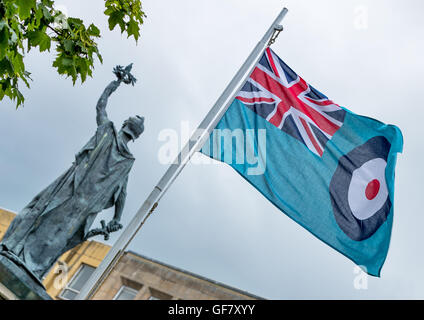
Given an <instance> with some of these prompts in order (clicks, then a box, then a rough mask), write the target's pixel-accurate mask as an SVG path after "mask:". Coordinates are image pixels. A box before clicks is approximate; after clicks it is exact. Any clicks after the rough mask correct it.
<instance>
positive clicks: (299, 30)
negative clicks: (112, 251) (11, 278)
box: [0, 0, 424, 299]
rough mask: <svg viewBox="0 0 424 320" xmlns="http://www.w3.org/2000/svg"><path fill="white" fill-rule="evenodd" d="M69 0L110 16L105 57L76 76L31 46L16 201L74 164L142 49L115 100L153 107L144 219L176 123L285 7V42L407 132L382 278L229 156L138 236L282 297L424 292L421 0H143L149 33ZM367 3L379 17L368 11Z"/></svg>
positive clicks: (360, 107) (345, 100)
mask: <svg viewBox="0 0 424 320" xmlns="http://www.w3.org/2000/svg"><path fill="white" fill-rule="evenodd" d="M57 4H61V5H63V6H64V8H66V10H67V12H68V14H69V15H70V16H76V17H81V18H83V19H84V21H85V23H87V24H88V23H91V22H94V23H95V24H96V25H98V26H99V27H100V29H101V31H102V36H103V38H102V39H101V40H100V41H99V47H100V50H101V53H102V55H103V58H104V63H103V64H102V65H101V64H99V63H96V69H95V72H94V77H93V78H91V79H88V80H87V82H86V83H84V84H83V85H80V84H77V85H75V86H72V82H71V80H70V79H65V78H63V77H61V76H59V75H58V74H57V73H56V72H55V70H54V69H53V68H51V64H52V58H53V52H52V53H51V54H50V55H49V54H40V53H39V52H37V51H36V50H32V51H31V53H30V54H28V55H27V57H26V63H27V68H28V70H29V71H30V72H32V78H33V79H34V81H33V82H32V84H31V89H30V90H26V89H24V90H23V91H24V94H25V97H26V103H25V107H24V108H20V109H18V110H15V107H14V104H13V103H11V102H9V101H7V100H6V99H5V100H3V101H2V102H1V103H0V178H1V181H0V206H1V207H5V208H8V209H11V210H14V211H19V210H21V209H22V208H23V207H24V206H26V205H27V203H28V202H29V201H30V200H31V199H32V198H33V197H34V196H35V195H36V194H37V193H38V192H39V191H41V190H42V189H43V188H44V187H46V186H47V185H48V184H49V183H50V182H52V181H53V180H54V179H55V178H56V177H57V176H59V175H60V174H61V173H62V172H64V171H65V170H66V169H67V168H68V167H69V166H70V165H71V163H72V161H73V160H74V155H75V153H76V152H78V150H80V148H81V147H82V146H83V145H84V144H85V143H86V142H87V141H88V139H89V138H90V137H91V136H92V135H93V134H94V132H95V129H96V121H95V105H96V102H97V99H98V97H99V96H100V94H101V92H102V90H103V89H104V87H105V86H106V85H107V84H108V83H109V82H110V81H111V80H113V75H112V73H111V70H112V68H113V66H114V65H116V64H121V65H126V64H128V63H130V62H134V67H133V71H134V72H133V73H134V74H135V76H136V77H137V78H138V79H139V81H138V82H137V84H136V86H135V87H121V88H119V89H118V91H117V92H116V93H115V94H114V95H113V96H112V98H111V99H110V102H109V106H108V113H109V117H110V118H111V119H112V120H113V121H114V122H115V125H116V126H117V127H120V126H121V123H122V122H123V121H124V120H125V119H126V118H128V117H129V116H132V115H135V114H139V115H143V116H145V118H146V121H145V126H146V130H145V133H144V134H143V135H142V136H141V137H140V138H139V139H138V140H137V141H136V142H135V143H130V146H129V147H130V149H131V151H132V152H133V154H134V156H135V157H136V159H137V160H136V162H135V165H134V167H133V170H132V172H131V174H130V179H129V185H128V197H127V204H126V208H125V211H124V218H123V222H124V224H125V223H127V222H129V220H130V218H131V217H132V216H133V215H134V214H135V212H136V211H137V210H138V208H139V207H140V205H141V204H142V202H143V201H144V199H145V198H146V197H147V196H148V194H149V193H150V191H151V190H152V188H153V187H154V185H155V183H157V181H158V180H159V179H160V177H161V176H162V174H163V173H164V172H165V170H166V169H167V166H166V165H163V164H161V163H159V161H158V151H159V149H160V148H161V146H163V142H161V141H159V140H158V136H159V133H160V132H161V130H163V129H174V130H177V131H178V132H179V131H180V128H181V122H182V121H188V122H189V123H190V125H191V128H192V129H195V127H197V125H198V124H199V123H200V121H201V120H202V119H203V117H204V116H205V115H206V113H207V112H208V110H209V109H210V108H211V106H212V105H213V103H214V102H215V101H216V99H217V98H218V96H219V95H220V94H221V92H222V91H223V89H224V88H225V86H226V85H227V83H228V82H229V81H230V80H231V78H232V76H233V75H234V74H235V72H236V71H237V69H238V68H239V67H240V65H241V64H242V63H243V61H244V60H245V58H246V57H247V56H248V54H249V53H250V51H251V50H252V49H253V47H254V46H255V44H256V43H257V41H258V40H259V39H260V38H261V37H262V35H263V33H264V32H265V31H266V29H267V28H268V27H269V25H270V23H271V22H272V21H273V19H274V18H275V17H276V15H277V14H278V13H279V11H280V10H281V8H282V7H283V6H286V7H288V9H289V10H290V11H289V13H288V15H287V17H286V19H285V20H284V25H285V31H284V32H283V33H282V34H281V35H280V37H279V39H278V41H277V42H276V43H275V44H274V45H273V50H274V51H275V52H276V53H277V54H278V55H279V56H280V57H281V58H282V59H284V60H285V62H286V63H287V64H289V65H290V66H291V67H292V68H293V69H294V70H295V71H296V72H297V73H298V74H300V75H301V76H302V77H303V78H304V79H305V80H307V81H308V82H309V83H311V84H312V85H313V86H314V87H316V88H317V89H319V90H320V91H322V92H323V93H325V94H326V95H327V96H329V97H330V98H331V99H332V100H333V101H335V102H336V103H337V104H339V105H343V106H345V107H346V108H348V109H350V110H352V111H354V112H356V113H358V114H362V115H367V116H370V117H374V118H377V119H379V120H381V121H383V122H386V123H390V124H395V125H397V126H399V127H400V129H401V130H402V132H403V134H404V139H405V147H404V153H403V154H402V155H399V158H398V165H397V170H396V187H395V188H396V191H395V204H394V205H395V213H394V214H395V217H394V227H393V234H392V240H391V246H390V250H389V254H388V258H387V260H386V263H385V265H384V267H383V270H382V278H380V279H377V278H369V279H368V289H367V290H357V289H355V288H354V285H353V282H354V279H355V276H356V275H355V274H354V264H353V263H352V262H351V261H350V260H348V259H347V258H345V257H344V256H342V255H341V254H339V253H337V252H336V251H335V250H333V249H331V248H330V247H329V246H327V245H326V244H324V243H322V242H321V241H319V240H317V239H316V238H315V237H313V236H312V235H311V234H310V233H309V232H307V231H306V230H304V229H303V228H302V227H300V226H299V225H297V224H296V223H295V222H293V221H292V220H290V219H289V218H288V217H287V216H285V215H284V214H283V213H281V212H280V211H279V210H278V209H277V208H275V207H274V206H273V205H272V204H271V203H269V202H268V201H267V200H266V199H265V198H264V197H263V196H262V195H261V194H260V193H259V192H257V191H256V190H255V189H254V188H253V187H252V186H251V185H250V184H248V183H247V182H245V180H243V179H242V178H241V177H240V176H239V175H238V174H237V173H236V172H235V171H234V170H233V169H231V168H230V167H229V166H227V165H225V164H218V165H188V166H187V167H186V168H185V169H184V171H183V172H182V174H181V175H180V177H179V178H178V179H177V180H176V182H175V184H174V185H173V186H172V187H171V189H170V190H169V192H168V193H167V194H166V195H165V197H164V198H163V199H162V201H161V203H160V205H159V207H158V208H157V210H156V211H155V213H154V215H153V216H152V217H151V218H150V220H149V221H148V222H147V223H146V225H145V226H144V227H143V229H142V231H141V232H140V234H138V235H137V237H136V239H135V240H134V241H133V243H132V244H131V250H133V251H137V252H139V253H141V254H143V255H146V256H149V257H151V258H154V259H157V260H160V261H163V262H165V263H168V264H171V265H174V266H176V267H179V268H183V269H186V270H188V271H191V272H194V273H197V274H200V275H202V276H205V277H208V278H211V279H214V280H216V281H220V282H223V283H226V284H228V285H231V286H234V287H237V288H240V289H242V290H246V291H249V292H251V293H253V294H256V295H259V296H262V297H264V298H270V299H304V298H309V299H315V298H319V299H325V298H330V299H351V298H353V299H387V298H389V299H404V298H412V299H415V298H420V299H423V298H424V275H423V272H422V271H423V270H424V257H423V250H422V245H423V243H424V241H423V240H424V238H423V234H424V233H423V232H422V227H423V225H424V217H423V214H422V204H421V203H420V201H421V200H422V198H423V187H422V181H423V179H424V173H423V172H424V171H423V169H422V158H421V157H423V156H424V154H423V151H422V144H423V143H422V136H423V134H424V132H423V131H424V129H423V125H422V122H421V120H422V118H423V116H424V111H423V109H422V89H421V92H420V90H419V89H420V88H421V87H422V86H421V85H420V84H419V81H422V76H423V72H424V63H423V59H422V56H423V49H424V44H423V41H422V35H423V34H424V22H423V20H422V12H423V11H424V2H423V1H422V0H407V1H403V2H399V1H394V0H372V1H371V0H362V1H356V0H345V1H336V0H325V1H324V0H320V1H312V0H301V1H299V0H296V1H294V0H286V1H279V0H266V1H264V0H214V1H211V0H209V1H206V0H181V1H171V0H163V1H157V0H143V5H144V9H145V11H146V13H147V16H148V17H147V19H146V21H145V25H144V26H143V30H142V37H141V39H140V41H139V43H138V45H136V44H135V42H134V41H133V40H132V39H127V38H126V36H121V34H120V32H119V31H117V30H116V31H113V32H110V31H109V30H108V28H107V18H106V17H105V16H104V15H103V14H102V12H103V10H104V9H103V5H104V1H102V0H91V1H82V0H66V1H65V0H57ZM364 13H365V16H361V14H364ZM366 15H368V19H366V20H365V24H364V21H363V20H358V19H361V18H362V17H365V18H366ZM364 26H365V28H362V27H364ZM111 214H112V212H111V211H109V212H106V213H103V214H102V216H101V218H103V219H104V218H105V217H106V218H109V217H110V216H111ZM116 238H117V236H116V235H115V236H114V237H112V239H111V241H109V242H108V243H109V244H113V240H115V239H116ZM96 240H101V238H100V237H99V238H98V239H96Z"/></svg>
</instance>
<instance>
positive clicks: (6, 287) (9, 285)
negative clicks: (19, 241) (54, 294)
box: [0, 255, 52, 300]
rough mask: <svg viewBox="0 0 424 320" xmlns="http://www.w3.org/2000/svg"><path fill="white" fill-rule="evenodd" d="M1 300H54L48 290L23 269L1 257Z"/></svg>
mask: <svg viewBox="0 0 424 320" xmlns="http://www.w3.org/2000/svg"><path fill="white" fill-rule="evenodd" d="M0 299H6V300H52V298H51V297H50V296H49V295H48V294H47V292H46V290H45V289H44V288H43V286H41V285H40V284H39V283H38V282H37V281H36V280H35V279H34V278H33V277H31V276H30V275H29V274H28V273H27V272H26V271H25V270H24V269H23V268H22V267H20V266H18V265H16V264H15V263H14V262H13V261H11V260H10V259H8V258H7V257H5V256H2V255H0Z"/></svg>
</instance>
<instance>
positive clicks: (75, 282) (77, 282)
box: [59, 264, 96, 300]
mask: <svg viewBox="0 0 424 320" xmlns="http://www.w3.org/2000/svg"><path fill="white" fill-rule="evenodd" d="M94 270H96V268H94V267H92V266H89V265H87V264H81V267H80V268H79V269H78V271H77V272H76V273H75V274H74V276H73V277H72V279H71V281H70V282H68V284H67V285H66V287H65V289H63V291H62V292H61V293H60V295H59V298H61V299H64V300H73V299H75V297H76V296H77V294H78V293H79V292H80V291H81V289H82V287H83V285H84V284H85V283H86V282H87V280H88V278H90V276H91V275H92V274H93V272H94Z"/></svg>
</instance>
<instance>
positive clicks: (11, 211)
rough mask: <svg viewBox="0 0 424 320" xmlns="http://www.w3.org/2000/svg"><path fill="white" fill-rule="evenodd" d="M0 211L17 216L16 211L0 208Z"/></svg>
mask: <svg viewBox="0 0 424 320" xmlns="http://www.w3.org/2000/svg"><path fill="white" fill-rule="evenodd" d="M0 210H3V211H7V212H10V213H14V214H18V213H17V212H16V211H13V210H10V209H6V208H3V207H0Z"/></svg>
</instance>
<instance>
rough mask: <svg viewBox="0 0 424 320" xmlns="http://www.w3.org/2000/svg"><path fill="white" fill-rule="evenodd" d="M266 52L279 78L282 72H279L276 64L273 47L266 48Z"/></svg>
mask: <svg viewBox="0 0 424 320" xmlns="http://www.w3.org/2000/svg"><path fill="white" fill-rule="evenodd" d="M266 53H267V57H268V60H269V63H270V64H271V68H272V70H273V71H274V73H275V75H276V76H277V77H278V78H279V77H280V74H279V73H278V70H277V67H276V66H275V63H274V58H273V57H272V53H271V49H269V47H268V48H266Z"/></svg>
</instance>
